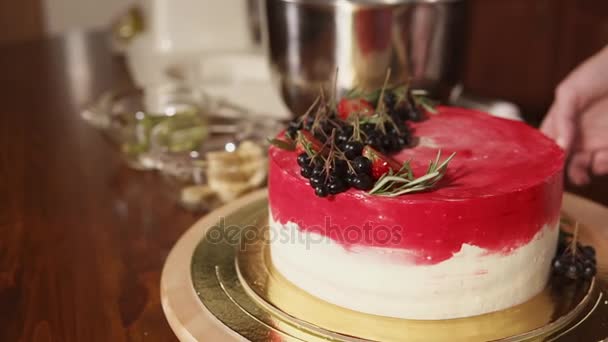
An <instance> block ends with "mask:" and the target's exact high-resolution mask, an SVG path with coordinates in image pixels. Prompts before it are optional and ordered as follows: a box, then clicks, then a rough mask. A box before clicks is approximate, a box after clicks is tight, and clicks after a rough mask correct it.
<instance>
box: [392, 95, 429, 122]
mask: <svg viewBox="0 0 608 342" xmlns="http://www.w3.org/2000/svg"><path fill="white" fill-rule="evenodd" d="M384 105H385V106H386V109H387V111H388V113H389V115H390V116H391V117H392V118H393V120H395V121H408V120H409V121H414V122H419V121H422V120H423V119H424V112H423V111H422V110H421V109H420V107H418V106H417V105H416V103H415V101H414V98H413V95H412V93H411V91H408V92H407V99H406V101H400V102H399V103H398V102H397V96H396V95H395V94H394V93H393V92H387V93H386V94H384Z"/></svg>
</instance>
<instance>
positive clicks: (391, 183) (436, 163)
mask: <svg viewBox="0 0 608 342" xmlns="http://www.w3.org/2000/svg"><path fill="white" fill-rule="evenodd" d="M455 155H456V153H455V152H454V153H452V154H451V155H450V156H449V157H448V158H447V159H445V160H444V161H443V162H441V151H438V152H437V157H436V158H435V159H434V160H432V161H431V162H430V163H429V167H428V169H427V171H426V173H425V174H424V175H422V176H420V177H418V178H415V177H414V172H413V171H412V168H411V166H410V164H411V161H409V160H408V161H406V162H405V163H403V166H402V167H401V169H399V171H397V172H392V171H389V173H387V174H385V175H384V176H382V177H380V179H378V181H377V182H376V184H375V185H374V187H373V188H372V189H371V190H370V191H369V193H370V194H372V195H377V196H384V197H396V196H400V195H403V194H408V193H413V192H420V191H426V190H429V189H432V188H433V187H434V186H435V185H436V184H437V182H439V181H440V180H441V179H442V178H443V176H445V174H446V171H447V168H448V164H449V163H450V161H451V160H452V159H453V158H454V156H455Z"/></svg>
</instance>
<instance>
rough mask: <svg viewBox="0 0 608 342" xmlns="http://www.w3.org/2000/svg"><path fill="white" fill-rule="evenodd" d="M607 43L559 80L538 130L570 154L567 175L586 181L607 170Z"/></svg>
mask: <svg viewBox="0 0 608 342" xmlns="http://www.w3.org/2000/svg"><path fill="white" fill-rule="evenodd" d="M607 129H608V47H607V48H604V49H603V50H602V51H600V52H599V53H598V54H596V55H595V56H593V57H592V58H591V59H589V60H588V61H586V62H585V63H583V64H582V65H581V66H579V67H578V68H577V69H576V70H574V71H573V72H572V73H571V74H570V75H569V76H568V77H567V78H566V79H565V80H564V81H562V82H561V83H560V85H559V86H558V87H557V90H556V92H555V101H554V103H553V105H552V106H551V109H550V110H549V113H548V114H547V117H546V118H545V120H544V122H543V124H542V126H541V130H542V131H543V132H544V133H545V134H546V135H548V136H549V137H551V138H553V139H555V140H556V142H557V143H558V144H559V145H560V146H561V147H562V148H564V150H566V152H567V153H569V154H571V155H572V159H571V161H570V164H569V166H568V175H569V177H570V179H571V180H572V182H573V183H575V184H580V185H582V184H586V183H588V182H589V179H590V177H589V170H591V171H592V172H593V173H595V174H607V173H608V130H607Z"/></svg>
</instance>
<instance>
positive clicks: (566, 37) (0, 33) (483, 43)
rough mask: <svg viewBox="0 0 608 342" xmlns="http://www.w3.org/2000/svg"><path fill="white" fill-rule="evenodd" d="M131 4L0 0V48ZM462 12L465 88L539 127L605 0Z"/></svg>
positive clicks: (118, 0) (546, 0)
mask: <svg viewBox="0 0 608 342" xmlns="http://www.w3.org/2000/svg"><path fill="white" fill-rule="evenodd" d="M243 1H245V0H243ZM144 2H148V1H144ZM150 2H151V1H150ZM135 3H137V1H134V0H105V1H95V0H79V1H76V0H21V1H11V0H0V27H1V28H2V29H1V30H0V44H11V43H15V42H19V41H26V40H34V39H41V38H44V37H49V36H58V35H61V34H64V33H66V32H70V31H75V30H103V29H106V28H107V27H108V26H109V25H110V23H111V22H112V21H114V20H116V19H117V18H118V17H120V16H121V15H123V14H124V12H125V11H126V9H127V8H128V7H129V6H132V5H133V4H135ZM222 3H225V4H227V6H231V5H230V1H228V2H224V1H207V4H206V5H207V6H222ZM467 12H468V13H467V17H468V18H469V19H468V20H469V24H468V29H467V34H466V37H467V40H466V43H467V51H466V54H465V56H466V57H465V62H464V66H463V67H464V73H463V75H464V76H463V78H464V85H465V87H466V88H467V89H468V90H470V91H471V92H473V93H475V94H476V95H479V96H485V97H490V98H502V99H505V100H508V101H512V102H514V103H516V104H517V105H519V106H520V107H521V109H522V112H523V113H525V115H526V118H527V119H528V120H529V121H531V122H533V123H538V122H539V121H540V119H541V117H542V115H543V114H544V112H545V110H546V109H547V107H548V106H549V104H550V102H551V100H552V95H553V90H554V88H555V85H556V84H557V83H558V82H559V80H561V79H562V78H563V77H564V76H565V75H566V74H567V73H568V71H570V70H571V69H572V68H573V67H574V66H576V65H577V64H578V63H580V62H581V61H582V60H584V59H585V58H586V57H589V56H590V55H591V54H593V53H594V52H596V51H598V50H599V49H600V48H601V47H602V46H604V45H605V44H606V42H607V41H608V20H606V18H607V17H608V1H604V0H508V1H505V0H470V1H469V4H468V8H467Z"/></svg>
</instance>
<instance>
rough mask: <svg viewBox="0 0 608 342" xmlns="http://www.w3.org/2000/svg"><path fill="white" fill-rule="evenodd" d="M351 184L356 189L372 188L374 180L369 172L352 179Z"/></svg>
mask: <svg viewBox="0 0 608 342" xmlns="http://www.w3.org/2000/svg"><path fill="white" fill-rule="evenodd" d="M351 185H352V186H353V187H354V188H355V189H359V190H371V188H372V187H373V186H374V181H373V180H372V177H371V176H369V175H367V174H359V175H357V176H356V177H354V178H353V179H351Z"/></svg>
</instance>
